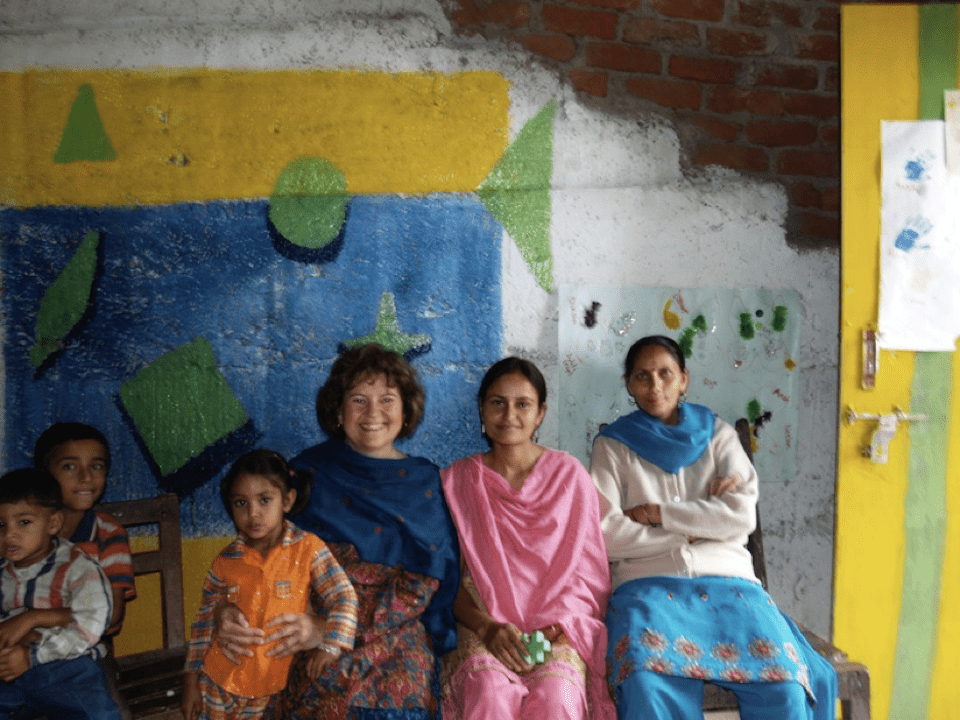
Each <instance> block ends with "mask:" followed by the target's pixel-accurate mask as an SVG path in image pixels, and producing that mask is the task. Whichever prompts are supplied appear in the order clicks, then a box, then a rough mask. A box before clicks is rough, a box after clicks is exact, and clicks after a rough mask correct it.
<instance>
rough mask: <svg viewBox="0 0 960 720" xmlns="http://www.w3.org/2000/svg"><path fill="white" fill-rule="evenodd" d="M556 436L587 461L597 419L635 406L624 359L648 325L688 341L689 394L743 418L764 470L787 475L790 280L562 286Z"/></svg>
mask: <svg viewBox="0 0 960 720" xmlns="http://www.w3.org/2000/svg"><path fill="white" fill-rule="evenodd" d="M560 306H561V311H560V333H559V335H560V358H561V362H562V364H563V369H564V372H563V373H562V374H561V376H560V397H561V412H560V445H561V446H562V447H563V448H565V449H567V451H568V452H570V453H571V454H573V455H575V456H576V457H577V458H579V459H580V460H581V462H583V463H584V464H586V465H588V466H589V462H590V460H589V458H590V451H591V448H592V447H593V440H594V438H595V437H596V435H597V433H598V432H599V430H600V427H601V425H603V424H606V423H609V422H612V421H613V420H615V419H616V418H618V417H620V416H621V415H625V414H627V413H630V412H633V411H634V410H636V406H635V405H632V404H631V403H630V400H629V397H628V395H627V392H626V390H625V389H624V383H623V360H624V357H625V356H626V354H627V350H628V349H629V348H630V346H631V345H632V344H633V343H634V342H635V341H637V340H639V339H640V338H641V337H644V336H645V335H658V334H659V335H667V336H669V337H671V338H673V339H674V340H676V341H677V342H678V344H679V345H680V347H681V348H682V349H683V351H684V356H685V357H686V358H687V361H688V366H687V367H688V369H689V371H690V386H689V388H688V390H687V396H688V397H689V399H690V401H691V402H697V403H701V404H703V405H706V406H708V407H710V408H711V409H712V410H713V411H714V412H715V413H717V414H718V415H719V416H720V417H721V418H723V419H724V420H726V421H727V422H729V423H730V424H731V425H732V424H733V423H735V422H736V421H737V419H738V418H746V419H747V420H748V421H749V422H750V425H751V428H752V433H751V434H752V445H753V450H754V455H755V463H756V466H757V471H758V472H759V474H760V479H761V480H762V481H765V482H773V481H784V480H790V479H793V478H794V477H795V476H796V471H797V447H796V441H795V438H796V435H797V426H798V423H799V404H798V402H797V392H798V388H799V385H798V382H799V381H798V379H797V373H796V372H795V370H796V358H797V353H798V351H799V346H800V313H801V311H802V306H801V303H800V295H799V293H798V292H797V291H795V290H766V289H749V288H741V289H737V290H730V289H719V288H715V289H707V288H686V289H684V288H614V287H603V286H584V287H576V288H561V291H560Z"/></svg>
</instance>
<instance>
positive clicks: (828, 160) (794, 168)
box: [777, 150, 840, 177]
mask: <svg viewBox="0 0 960 720" xmlns="http://www.w3.org/2000/svg"><path fill="white" fill-rule="evenodd" d="M777 172H779V173H782V174H784V175H808V176H812V177H839V176H840V154H839V153H835V152H817V151H808V150H784V151H783V152H781V153H780V157H779V158H778V159H777Z"/></svg>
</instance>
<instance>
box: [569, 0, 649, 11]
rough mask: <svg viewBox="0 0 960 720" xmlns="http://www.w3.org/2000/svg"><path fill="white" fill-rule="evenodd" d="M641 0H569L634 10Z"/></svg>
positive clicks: (595, 5)
mask: <svg viewBox="0 0 960 720" xmlns="http://www.w3.org/2000/svg"><path fill="white" fill-rule="evenodd" d="M642 1H643V0H570V2H573V3H576V4H577V5H592V6H594V7H605V8H611V9H613V10H636V9H637V8H639V7H640V5H641V3H642Z"/></svg>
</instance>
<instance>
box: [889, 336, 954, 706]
mask: <svg viewBox="0 0 960 720" xmlns="http://www.w3.org/2000/svg"><path fill="white" fill-rule="evenodd" d="M952 360H953V358H952V354H951V353H917V357H916V362H915V364H914V367H915V369H914V374H913V383H912V386H911V388H910V396H911V406H910V412H911V414H925V415H926V416H927V419H926V420H924V421H916V422H911V423H909V433H910V463H909V478H908V485H907V495H906V498H905V500H904V506H905V507H904V510H905V513H904V517H905V520H904V522H905V524H906V528H905V529H906V548H905V557H904V572H903V598H902V605H901V607H900V623H899V627H898V631H897V652H896V657H895V661H894V675H893V678H894V680H893V695H892V698H891V702H890V718H891V719H892V718H896V719H897V720H914V719H916V720H927V708H928V706H929V699H930V687H931V682H932V673H933V664H934V659H935V657H936V652H937V618H938V613H939V610H940V576H941V572H942V568H943V552H944V542H945V538H946V504H947V474H946V470H947V444H948V442H949V422H950V392H951V383H952V373H951V369H952V368H951V363H952ZM906 431H907V430H906V429H901V430H900V432H906ZM891 560H893V558H891Z"/></svg>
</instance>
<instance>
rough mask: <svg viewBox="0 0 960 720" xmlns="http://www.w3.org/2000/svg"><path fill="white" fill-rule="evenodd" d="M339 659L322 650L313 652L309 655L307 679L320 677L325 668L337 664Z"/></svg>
mask: <svg viewBox="0 0 960 720" xmlns="http://www.w3.org/2000/svg"><path fill="white" fill-rule="evenodd" d="M338 657H339V656H338V655H334V654H333V653H331V652H327V651H326V650H321V649H320V648H317V649H316V650H311V651H310V652H309V653H308V659H307V677H311V678H316V677H320V673H322V672H323V670H324V668H325V667H327V665H329V664H330V663H332V662H336V660H337V658H338Z"/></svg>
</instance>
